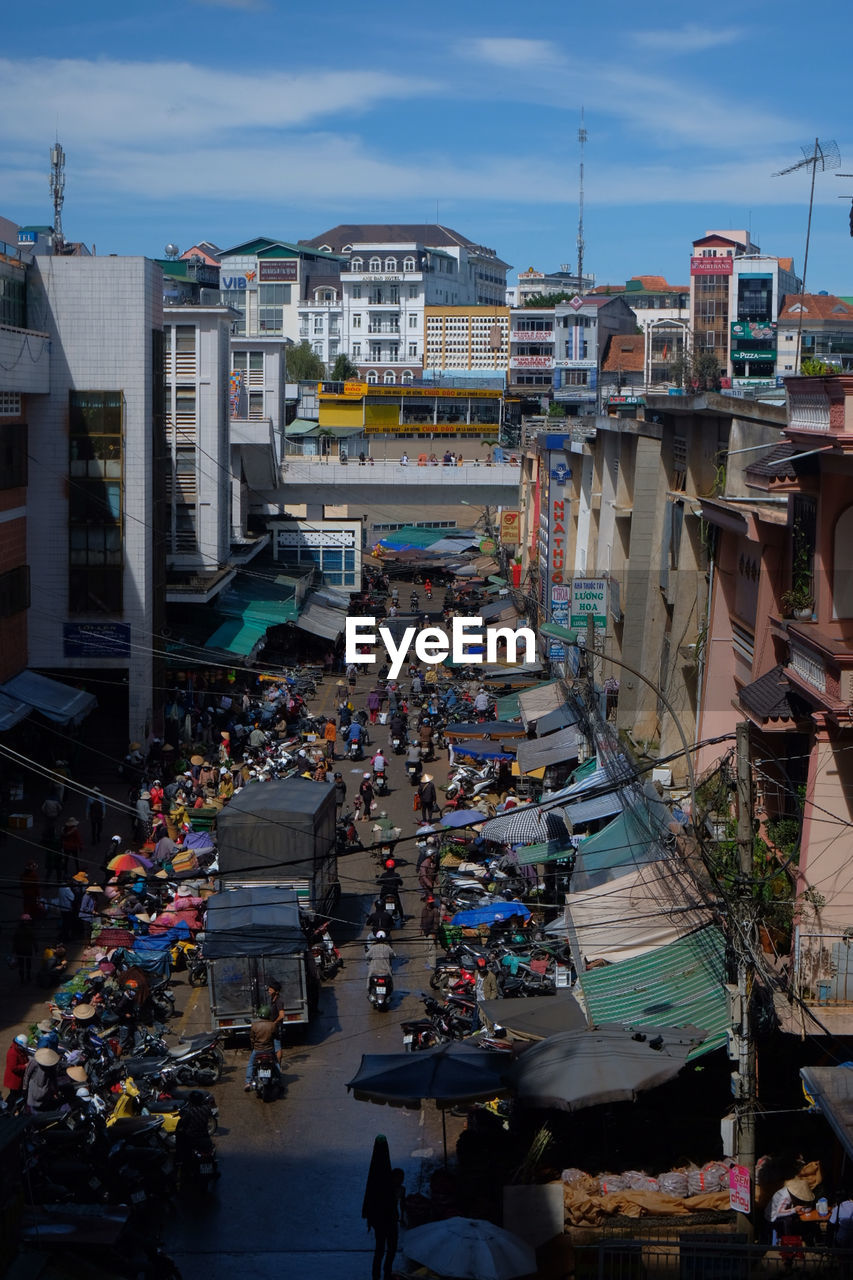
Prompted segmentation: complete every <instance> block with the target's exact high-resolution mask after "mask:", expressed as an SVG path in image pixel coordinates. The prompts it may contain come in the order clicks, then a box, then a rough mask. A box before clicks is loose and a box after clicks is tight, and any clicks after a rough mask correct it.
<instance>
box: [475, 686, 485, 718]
mask: <svg viewBox="0 0 853 1280" xmlns="http://www.w3.org/2000/svg"><path fill="white" fill-rule="evenodd" d="M488 709H489V695H488V694H487V693H486V690H485V688H484V687H483V685H480V688H479V690H478V691H477V696H476V698H475V699H474V710H475V711H478V712H480V714H481V715H484V714H485V713H486V712H487V711H488Z"/></svg>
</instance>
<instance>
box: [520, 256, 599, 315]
mask: <svg viewBox="0 0 853 1280" xmlns="http://www.w3.org/2000/svg"><path fill="white" fill-rule="evenodd" d="M594 289H595V276H588V275H584V277H583V279H581V277H580V276H579V275H578V274H577V272H576V271H572V270H571V269H570V267H569V265H568V263H566V262H564V263H563V264H562V266H561V267H560V269H559V271H537V270H536V269H535V267H528V268H527V270H526V271H519V273H518V283H517V284H516V285H514V286H512V287H511V294H512V296H511V297H510V296H509V294H510V290H508V291H507V294H508V296H507V302H508V303H509V304H510V306H513V307H526V306H528V305H529V304H530V302H531V301H532V299H533V298H547V297H549V296H550V295H552V294H555V293H563V294H568V295H569V296H570V297H571V296H573V295H574V294H576V293H580V294H584V293H592V292H593V291H594Z"/></svg>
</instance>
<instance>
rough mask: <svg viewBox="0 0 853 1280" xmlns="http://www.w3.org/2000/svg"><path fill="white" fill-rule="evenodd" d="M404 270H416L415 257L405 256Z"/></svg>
mask: <svg viewBox="0 0 853 1280" xmlns="http://www.w3.org/2000/svg"><path fill="white" fill-rule="evenodd" d="M403 270H404V271H414V270H415V260H414V258H412V257H409V258H404V259H403Z"/></svg>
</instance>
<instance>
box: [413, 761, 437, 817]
mask: <svg viewBox="0 0 853 1280" xmlns="http://www.w3.org/2000/svg"><path fill="white" fill-rule="evenodd" d="M418 799H419V800H420V802H421V814H422V815H423V820H424V822H432V815H433V812H434V810H435V807H436V801H437V799H438V796H437V795H436V790H435V783H434V782H433V780H432V774H431V773H425V774H424V775H423V777H422V778H421V784H420V786H419V787H418Z"/></svg>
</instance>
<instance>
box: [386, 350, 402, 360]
mask: <svg viewBox="0 0 853 1280" xmlns="http://www.w3.org/2000/svg"><path fill="white" fill-rule="evenodd" d="M399 358H400V348H399V347H389V348H388V359H389V360H399Z"/></svg>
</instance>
